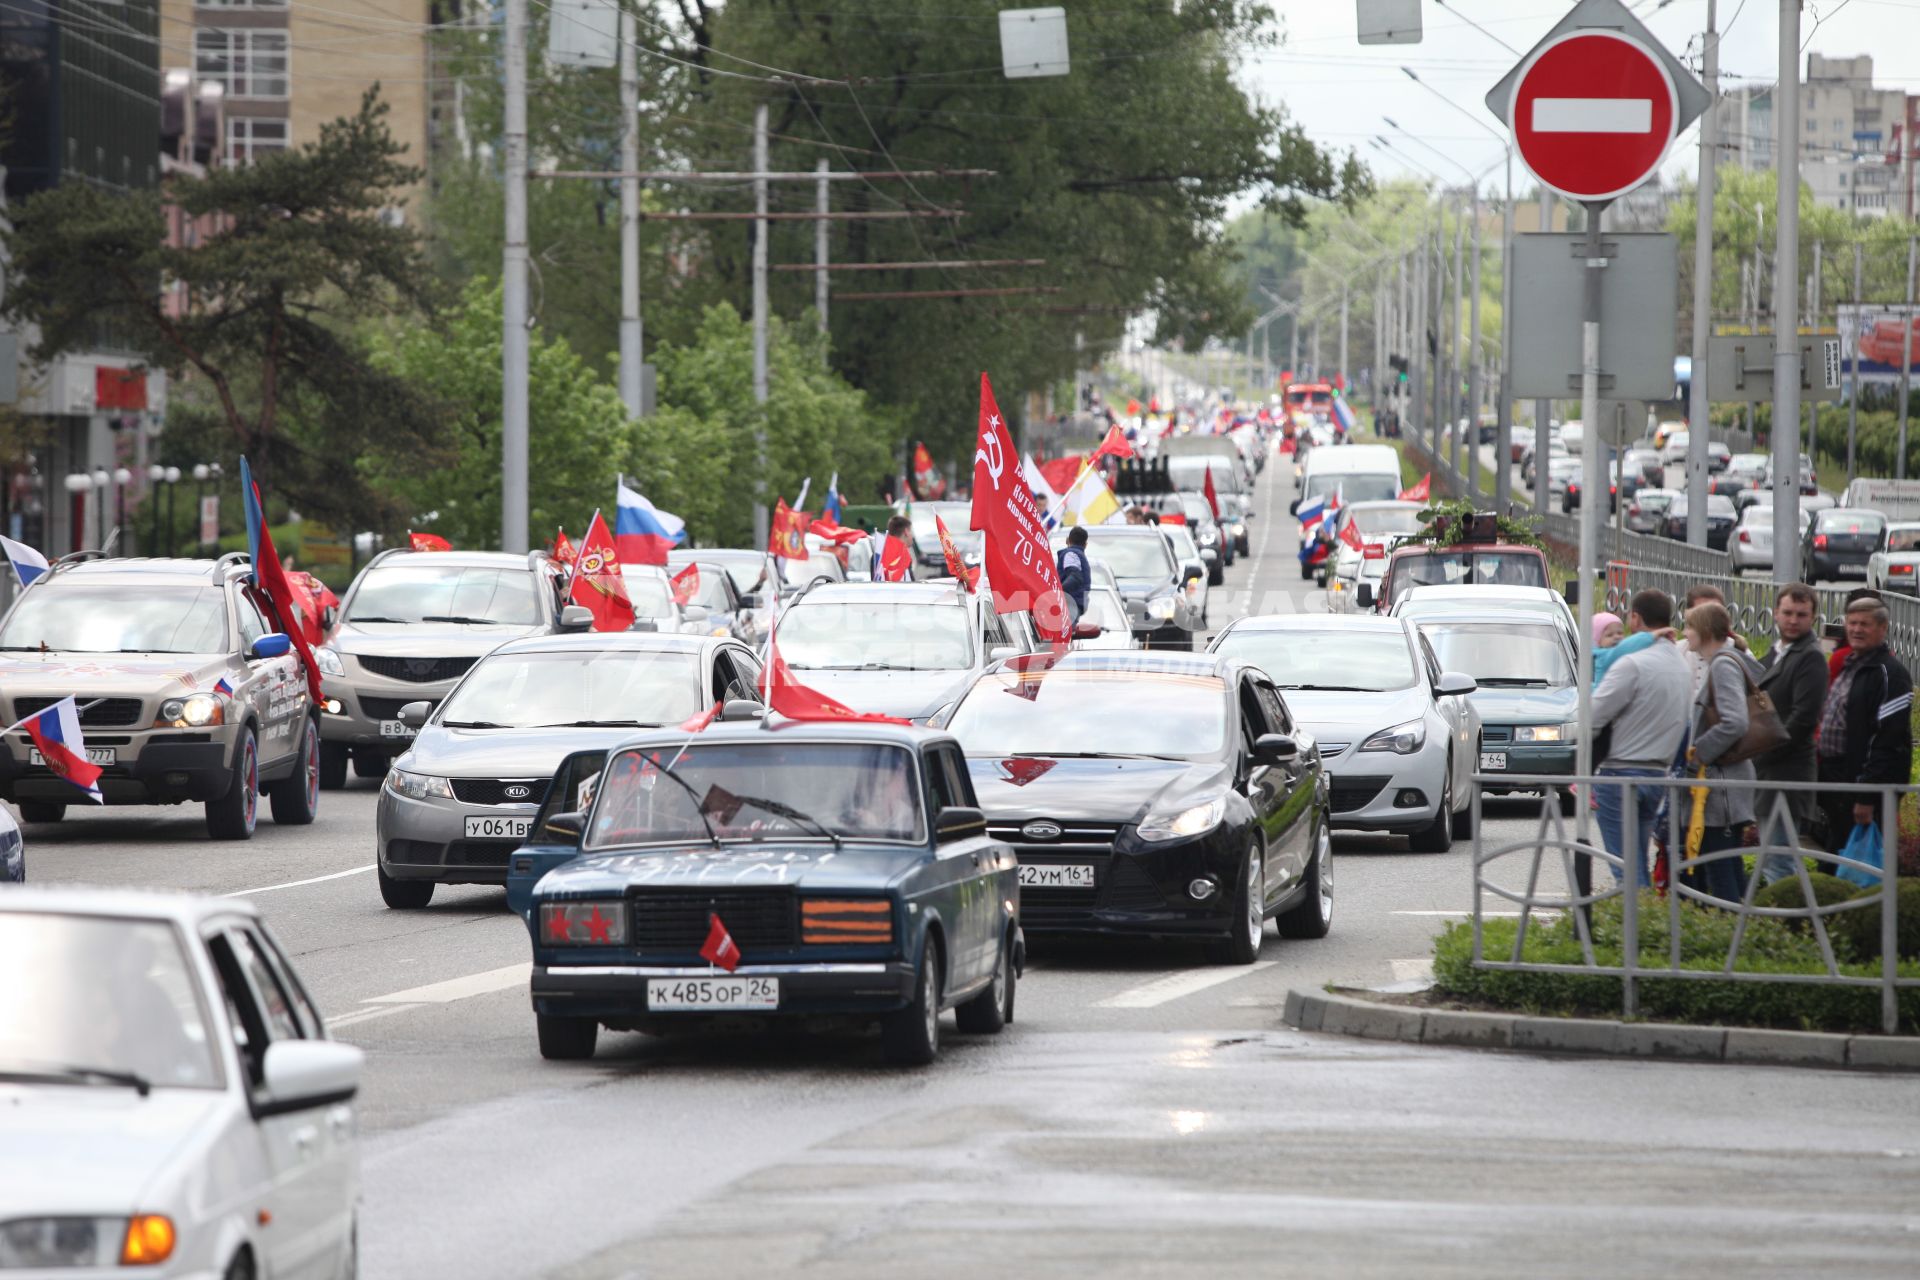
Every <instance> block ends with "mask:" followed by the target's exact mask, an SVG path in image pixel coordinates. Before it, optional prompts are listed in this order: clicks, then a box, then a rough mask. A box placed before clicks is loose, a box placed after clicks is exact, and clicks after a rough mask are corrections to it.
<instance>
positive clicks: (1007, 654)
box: [987, 644, 1020, 662]
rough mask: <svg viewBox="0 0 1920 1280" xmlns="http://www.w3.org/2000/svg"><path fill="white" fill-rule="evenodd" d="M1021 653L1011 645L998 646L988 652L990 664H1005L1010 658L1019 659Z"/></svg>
mask: <svg viewBox="0 0 1920 1280" xmlns="http://www.w3.org/2000/svg"><path fill="white" fill-rule="evenodd" d="M1019 656H1020V651H1019V650H1018V649H1016V648H1014V647H1013V646H1012V645H1010V644H997V645H995V646H993V648H991V649H989V650H987V661H988V662H1005V661H1006V660H1007V659H1008V658H1017V657H1019Z"/></svg>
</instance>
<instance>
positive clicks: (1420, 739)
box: [1360, 720, 1427, 756]
mask: <svg viewBox="0 0 1920 1280" xmlns="http://www.w3.org/2000/svg"><path fill="white" fill-rule="evenodd" d="M1426 745H1427V724H1426V721H1424V720H1409V721H1407V722H1406V723H1405V724H1397V725H1395V726H1393V728H1391V729H1382V730H1381V731H1380V732H1378V733H1376V734H1374V735H1373V736H1372V737H1371V738H1368V739H1367V740H1366V741H1365V742H1363V743H1361V744H1360V749H1361V750H1362V751H1391V752H1393V753H1394V754H1395V755H1399V756H1410V755H1412V754H1413V753H1414V752H1416V751H1418V750H1419V749H1420V748H1422V747H1424V746H1426Z"/></svg>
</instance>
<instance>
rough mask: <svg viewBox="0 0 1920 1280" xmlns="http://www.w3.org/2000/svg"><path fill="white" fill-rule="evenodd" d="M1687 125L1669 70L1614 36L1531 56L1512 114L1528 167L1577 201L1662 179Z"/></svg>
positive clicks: (1589, 37)
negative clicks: (1675, 141) (1683, 123)
mask: <svg viewBox="0 0 1920 1280" xmlns="http://www.w3.org/2000/svg"><path fill="white" fill-rule="evenodd" d="M1679 118H1680V100H1679V94H1678V93H1677V92H1676V91H1675V89H1674V84H1673V77H1672V76H1670V75H1668V74H1667V69H1666V68H1665V67H1664V66H1662V65H1661V64H1660V62H1659V60H1658V59H1657V58H1656V57H1654V55H1653V54H1652V53H1651V52H1650V51H1649V50H1647V49H1646V48H1645V47H1644V46H1642V45H1641V44H1640V43H1639V42H1638V41H1635V40H1630V39H1628V38H1627V37H1626V36H1623V35H1621V34H1619V33H1618V32H1613V31H1576V32H1569V33H1568V34H1566V35H1563V36H1559V37H1557V38H1555V39H1552V40H1548V41H1546V42H1545V43H1543V44H1542V45H1540V47H1539V48H1537V49H1535V50H1534V51H1533V52H1532V53H1531V54H1529V55H1527V59H1526V61H1525V62H1523V63H1522V64H1521V67H1520V76H1519V79H1517V80H1516V81H1515V82H1514V86H1513V106H1512V108H1511V110H1510V111H1509V112H1508V119H1509V120H1510V121H1511V122H1512V128H1513V141H1514V145H1515V146H1516V147H1517V148H1518V149H1519V151H1520V157H1521V159H1523V160H1525V161H1526V164H1527V168H1529V169H1531V170H1533V174H1534V176H1535V177H1536V178H1538V179H1540V181H1541V182H1543V183H1545V184H1546V185H1547V186H1549V187H1551V188H1553V189H1554V190H1555V191H1557V192H1559V193H1560V194H1561V195H1563V196H1567V197H1569V198H1570V199H1574V200H1611V199H1613V198H1614V197H1615V196H1618V195H1623V194H1625V193H1626V192H1628V191H1631V190H1633V189H1634V188H1635V187H1637V186H1639V185H1640V184H1641V183H1642V182H1645V181H1646V180H1647V179H1648V178H1650V177H1652V176H1653V175H1654V174H1655V173H1657V172H1659V169H1660V162H1661V161H1662V160H1664V159H1666V156H1667V148H1669V147H1671V146H1672V145H1673V139H1674V136H1675V135H1676V134H1678V133H1679V131H1680V130H1679V127H1678V125H1677V124H1676V123H1675V122H1676V121H1677V120H1679Z"/></svg>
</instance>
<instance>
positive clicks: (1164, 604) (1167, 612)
mask: <svg viewBox="0 0 1920 1280" xmlns="http://www.w3.org/2000/svg"><path fill="white" fill-rule="evenodd" d="M1179 608H1180V606H1179V605H1178V604H1176V603H1175V602H1174V599H1173V597H1172V596H1158V597H1156V598H1154V599H1152V600H1149V601H1147V616H1148V617H1149V618H1157V619H1159V620H1160V621H1161V622H1166V621H1168V620H1169V619H1171V618H1172V617H1173V615H1174V614H1175V613H1177V612H1178V611H1179Z"/></svg>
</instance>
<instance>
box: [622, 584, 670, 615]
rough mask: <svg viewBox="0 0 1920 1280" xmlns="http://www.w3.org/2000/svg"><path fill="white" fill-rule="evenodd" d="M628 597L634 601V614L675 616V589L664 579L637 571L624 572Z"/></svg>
mask: <svg viewBox="0 0 1920 1280" xmlns="http://www.w3.org/2000/svg"><path fill="white" fill-rule="evenodd" d="M622 576H624V577H625V578H626V582H627V599H629V600H631V601H633V616H634V617H636V618H653V619H655V620H661V619H666V618H671V617H673V616H674V610H673V589H672V588H671V587H669V586H667V584H666V582H665V581H664V580H663V579H660V578H656V577H652V576H651V575H649V576H646V577H642V576H641V575H639V574H637V573H626V574H623V575H622Z"/></svg>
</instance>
